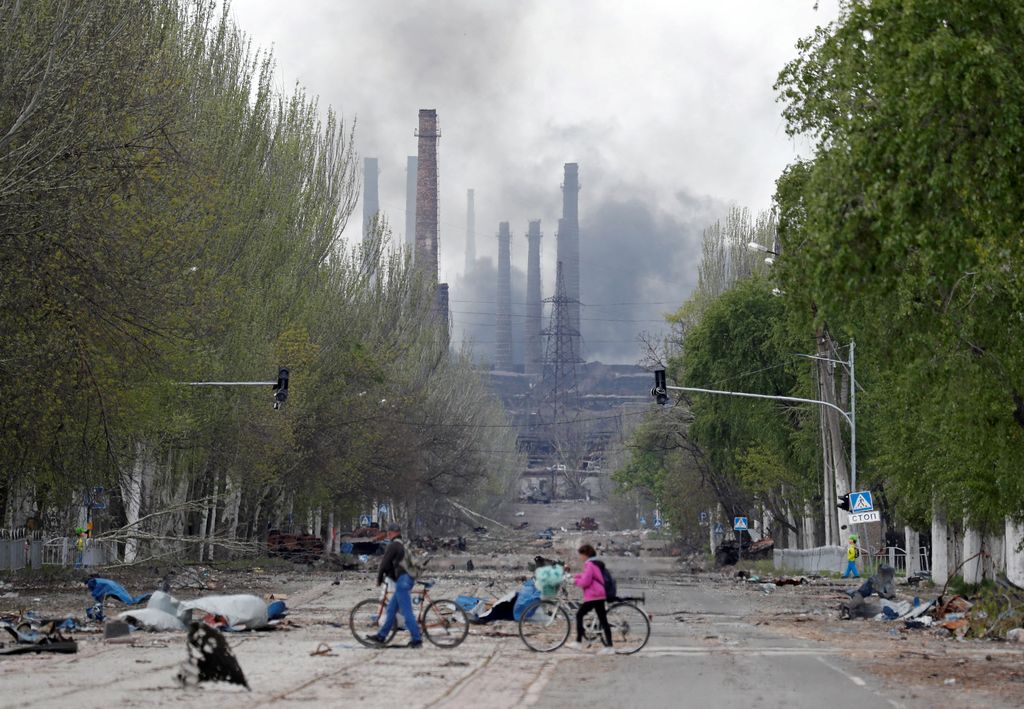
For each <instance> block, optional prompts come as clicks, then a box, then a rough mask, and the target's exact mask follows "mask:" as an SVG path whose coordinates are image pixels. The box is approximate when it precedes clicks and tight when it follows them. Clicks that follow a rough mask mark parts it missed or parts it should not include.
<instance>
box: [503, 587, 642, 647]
mask: <svg viewBox="0 0 1024 709" xmlns="http://www.w3.org/2000/svg"><path fill="white" fill-rule="evenodd" d="M646 600H647V599H646V597H645V596H620V597H618V598H615V599H614V600H612V601H611V602H610V603H608V611H607V613H608V625H610V626H611V630H612V647H613V648H614V650H615V653H616V654H617V655H632V654H634V653H636V652H639V651H640V650H642V649H643V647H644V646H645V645H647V641H648V639H649V638H650V637H651V621H650V618H649V616H648V615H647V612H646V611H644V610H643V609H641V608H640V607H639V606H638V605H637V603H640V604H643V603H645V602H646ZM579 606H580V604H579V603H577V602H576V601H572V600H570V599H569V593H568V591H566V589H565V588H564V587H563V588H560V589H559V594H558V596H557V598H556V599H541V600H538V601H535V602H534V603H532V604H530V605H529V606H527V607H526V609H525V610H524V611H523V614H522V615H521V616H520V618H519V638H520V639H521V640H522V641H523V643H524V644H525V645H526V647H528V648H530V649H531V650H533V651H534V652H554V651H555V650H557V649H558V648H560V647H562V646H563V645H564V644H565V643H566V641H567V640H568V639H569V634H570V633H571V632H572V631H573V618H575V614H576V611H577V610H579ZM569 611H572V617H570V614H569ZM583 637H584V639H585V640H586V641H587V642H591V643H592V642H595V641H597V640H600V641H601V642H602V643H603V642H604V633H603V632H602V631H601V624H600V621H599V620H598V619H597V614H596V613H590V614H588V615H587V617H586V618H585V619H584V621H583Z"/></svg>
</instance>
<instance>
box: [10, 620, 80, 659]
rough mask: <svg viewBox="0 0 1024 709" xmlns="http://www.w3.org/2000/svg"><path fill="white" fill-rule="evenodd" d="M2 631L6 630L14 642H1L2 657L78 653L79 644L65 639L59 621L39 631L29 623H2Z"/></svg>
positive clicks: (44, 625) (41, 627)
mask: <svg viewBox="0 0 1024 709" xmlns="http://www.w3.org/2000/svg"><path fill="white" fill-rule="evenodd" d="M0 629H2V630H6V631H7V632H8V633H9V634H10V635H11V637H12V638H13V640H14V642H12V643H4V642H0V655H24V654H27V653H40V652H54V653H60V654H73V653H76V652H78V644H77V643H76V642H75V641H74V640H71V639H69V638H66V637H64V636H63V635H62V634H61V632H60V624H59V623H58V621H49V622H46V623H44V624H43V625H41V626H40V627H39V628H38V629H37V628H33V627H32V625H31V623H29V622H25V621H22V622H19V623H11V622H8V621H2V622H0Z"/></svg>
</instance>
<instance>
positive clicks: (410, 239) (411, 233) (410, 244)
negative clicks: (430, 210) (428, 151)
mask: <svg viewBox="0 0 1024 709" xmlns="http://www.w3.org/2000/svg"><path fill="white" fill-rule="evenodd" d="M405 249H406V252H407V253H409V254H410V255H412V254H414V253H415V251H416V156H415V155H409V156H408V157H406V158H405Z"/></svg>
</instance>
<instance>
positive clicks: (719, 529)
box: [715, 522, 725, 534]
mask: <svg viewBox="0 0 1024 709" xmlns="http://www.w3.org/2000/svg"><path fill="white" fill-rule="evenodd" d="M715 534H725V527H723V526H722V523H721V522H715Z"/></svg>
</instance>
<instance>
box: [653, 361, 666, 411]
mask: <svg viewBox="0 0 1024 709" xmlns="http://www.w3.org/2000/svg"><path fill="white" fill-rule="evenodd" d="M665 387H666V384H665V370H664V369H656V370H654V388H653V389H651V396H653V397H654V398H655V399H656V400H657V401H658V404H660V405H661V406H664V405H665V404H667V403H668V390H667V389H666V388H665Z"/></svg>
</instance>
